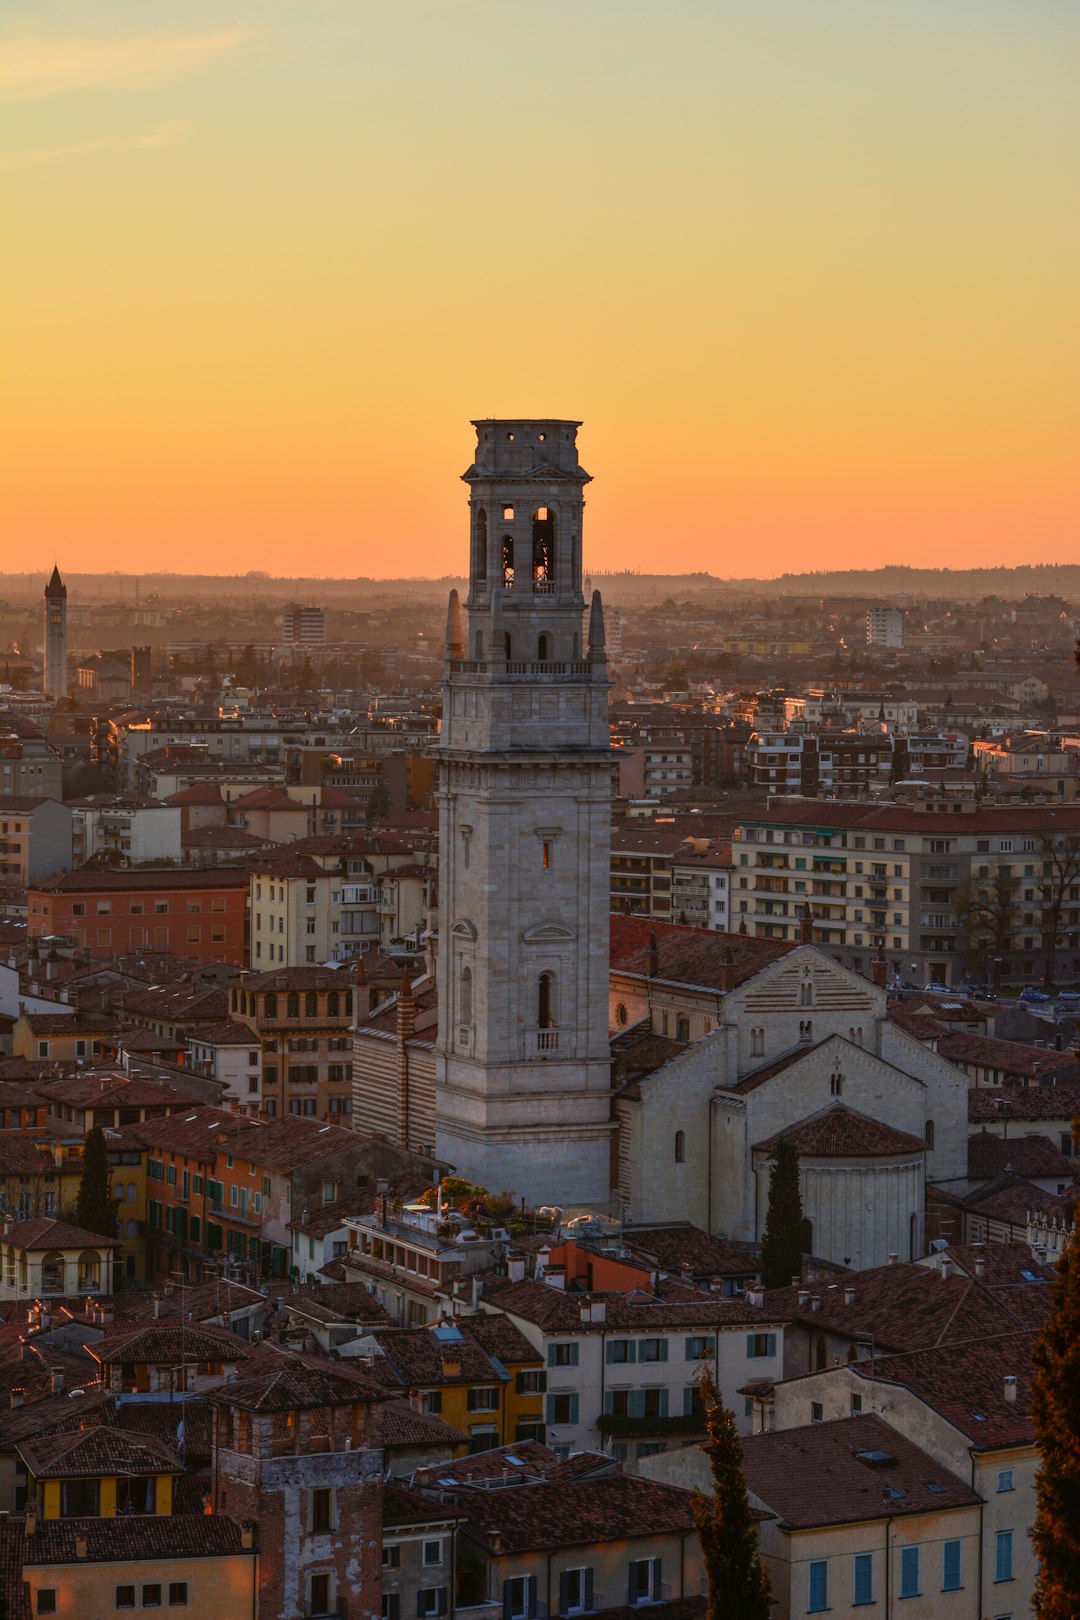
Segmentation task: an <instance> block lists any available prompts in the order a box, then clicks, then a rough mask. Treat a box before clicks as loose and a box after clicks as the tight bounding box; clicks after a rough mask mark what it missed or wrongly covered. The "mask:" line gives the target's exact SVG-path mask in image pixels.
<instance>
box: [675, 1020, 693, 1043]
mask: <svg viewBox="0 0 1080 1620" xmlns="http://www.w3.org/2000/svg"><path fill="white" fill-rule="evenodd" d="M675 1039H676V1040H677V1041H688V1040H689V1039H690V1020H689V1018H680V1019H678V1020H677V1021H676V1024H675Z"/></svg>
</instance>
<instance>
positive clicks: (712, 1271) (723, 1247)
mask: <svg viewBox="0 0 1080 1620" xmlns="http://www.w3.org/2000/svg"><path fill="white" fill-rule="evenodd" d="M622 1241H623V1244H624V1246H625V1247H626V1248H628V1249H631V1250H632V1251H634V1253H636V1254H640V1255H643V1256H645V1257H646V1258H647V1259H649V1260H653V1261H655V1262H656V1263H657V1264H658V1265H659V1266H661V1267H662V1268H663V1269H664V1270H665V1271H670V1272H674V1273H676V1274H679V1273H689V1274H690V1275H692V1276H694V1277H704V1278H711V1277H745V1276H755V1275H756V1274H757V1272H758V1270H759V1269H760V1265H761V1248H760V1245H759V1244H756V1243H752V1244H750V1243H733V1242H731V1241H729V1240H728V1239H727V1238H718V1237H713V1235H712V1234H711V1233H709V1232H704V1231H702V1229H701V1227H700V1226H692V1225H691V1224H690V1222H689V1221H671V1222H665V1223H664V1224H661V1225H655V1226H636V1225H635V1226H625V1227H624V1228H623V1233H622Z"/></svg>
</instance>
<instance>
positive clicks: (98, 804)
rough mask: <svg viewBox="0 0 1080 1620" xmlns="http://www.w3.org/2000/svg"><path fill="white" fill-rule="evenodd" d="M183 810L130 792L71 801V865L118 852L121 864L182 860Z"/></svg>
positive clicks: (69, 862) (136, 864) (78, 864)
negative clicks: (135, 795)
mask: <svg viewBox="0 0 1080 1620" xmlns="http://www.w3.org/2000/svg"><path fill="white" fill-rule="evenodd" d="M181 814H182V813H181V809H180V807H179V806H178V805H168V804H158V803H157V802H156V801H154V800H153V799H139V798H136V797H134V796H133V795H127V794H119V793H116V794H95V795H94V796H93V797H92V798H89V799H75V800H73V801H72V803H71V836H72V851H71V859H70V861H68V863H67V864H68V865H69V866H82V864H83V863H84V862H85V861H89V860H92V859H93V858H94V856H95V855H97V856H102V855H113V854H115V855H117V856H119V857H120V864H121V865H124V866H127V865H131V866H139V865H141V864H142V863H143V862H144V861H162V860H167V861H177V862H178V861H179V860H180V858H181V845H180V828H181Z"/></svg>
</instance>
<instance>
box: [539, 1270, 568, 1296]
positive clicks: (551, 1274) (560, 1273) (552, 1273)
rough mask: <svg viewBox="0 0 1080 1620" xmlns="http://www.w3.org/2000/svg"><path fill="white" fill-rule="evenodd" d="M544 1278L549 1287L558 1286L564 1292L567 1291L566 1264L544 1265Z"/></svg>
mask: <svg viewBox="0 0 1080 1620" xmlns="http://www.w3.org/2000/svg"><path fill="white" fill-rule="evenodd" d="M543 1280H544V1282H546V1283H547V1285H548V1287H549V1288H558V1289H560V1290H561V1291H562V1292H563V1293H565V1292H566V1267H565V1266H545V1267H544V1279H543Z"/></svg>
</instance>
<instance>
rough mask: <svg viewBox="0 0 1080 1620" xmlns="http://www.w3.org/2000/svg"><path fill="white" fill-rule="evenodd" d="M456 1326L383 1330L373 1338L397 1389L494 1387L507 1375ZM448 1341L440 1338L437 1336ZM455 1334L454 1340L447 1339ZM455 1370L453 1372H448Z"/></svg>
mask: <svg viewBox="0 0 1080 1620" xmlns="http://www.w3.org/2000/svg"><path fill="white" fill-rule="evenodd" d="M464 1326H465V1324H461V1325H460V1327H459V1326H458V1325H457V1324H455V1325H454V1326H453V1327H450V1326H447V1327H446V1328H445V1329H439V1330H438V1331H437V1330H436V1329H435V1328H434V1327H420V1328H386V1329H384V1330H382V1331H380V1332H378V1333H376V1334H375V1338H376V1339H377V1340H378V1342H379V1345H380V1347H381V1349H382V1352H383V1359H384V1360H385V1362H386V1364H387V1366H388V1367H389V1368H390V1369H391V1370H392V1372H393V1374H394V1378H395V1380H396V1383H397V1385H398V1387H399V1388H402V1389H417V1388H420V1387H426V1386H428V1385H434V1384H497V1383H500V1382H504V1381H505V1379H506V1377H507V1374H506V1372H505V1371H504V1370H503V1369H501V1368H500V1367H498V1366H496V1364H495V1363H494V1362H493V1361H492V1359H491V1357H490V1355H488V1353H487V1351H486V1350H484V1349H483V1348H482V1347H481V1345H480V1344H479V1343H478V1342H477V1341H476V1340H475V1339H473V1338H472V1337H471V1336H470V1335H468V1334H467V1333H466V1332H464V1331H463V1328H464ZM442 1332H445V1333H446V1334H447V1337H445V1338H441V1337H439V1336H438V1334H439V1333H442ZM454 1333H456V1337H450V1336H449V1335H451V1334H454ZM451 1368H456V1369H457V1370H456V1371H451V1370H450V1369H451Z"/></svg>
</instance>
